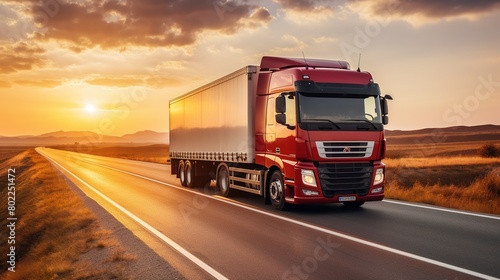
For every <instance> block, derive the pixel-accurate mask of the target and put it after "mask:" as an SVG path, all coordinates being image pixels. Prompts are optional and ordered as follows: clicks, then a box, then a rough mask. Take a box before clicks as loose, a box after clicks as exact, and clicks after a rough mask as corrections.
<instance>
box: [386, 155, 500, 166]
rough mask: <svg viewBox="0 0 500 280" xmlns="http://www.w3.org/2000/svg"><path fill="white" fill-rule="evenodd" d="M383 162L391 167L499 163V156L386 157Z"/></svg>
mask: <svg viewBox="0 0 500 280" xmlns="http://www.w3.org/2000/svg"><path fill="white" fill-rule="evenodd" d="M384 163H385V164H387V165H388V166H391V167H392V168H398V167H413V168H422V167H438V166H454V165H476V164H495V163H499V164H500V158H483V157H479V156H467V157H429V158H411V157H409V158H396V159H394V158H386V159H384Z"/></svg>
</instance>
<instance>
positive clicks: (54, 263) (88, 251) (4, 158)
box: [0, 147, 130, 279]
mask: <svg viewBox="0 0 500 280" xmlns="http://www.w3.org/2000/svg"><path fill="white" fill-rule="evenodd" d="M9 168H15V176H16V177H15V186H16V189H15V201H16V204H15V217H16V218H18V220H17V221H16V225H15V226H16V227H15V244H8V240H7V237H8V236H7V235H5V234H2V236H1V241H0V242H1V244H2V246H1V249H0V250H1V252H2V254H3V256H4V257H3V258H2V262H1V263H0V271H1V274H0V278H1V279H56V278H57V279H95V278H99V279H125V278H126V277H124V274H123V271H122V266H123V264H124V263H126V262H128V261H129V260H130V256H128V255H127V254H126V253H125V252H124V251H123V250H122V247H121V245H120V244H119V243H118V242H117V241H116V240H115V239H114V237H113V235H112V233H111V232H109V231H107V230H104V229H102V228H101V227H100V226H99V224H98V223H97V220H96V217H95V215H94V214H93V213H92V212H91V211H90V210H88V209H87V208H86V207H85V206H84V204H83V202H82V200H81V199H80V198H79V197H78V196H77V195H76V194H75V193H74V192H73V191H72V190H71V189H70V188H69V186H68V185H67V184H66V181H65V179H64V178H63V176H62V175H61V174H60V173H59V172H57V171H56V170H55V169H54V168H53V167H52V166H51V165H50V164H49V162H47V160H45V159H44V158H43V157H42V156H40V155H39V154H38V153H37V152H36V151H35V150H34V149H32V148H31V149H28V150H25V151H20V150H19V149H18V148H13V149H10V150H9V148H7V147H2V153H1V154H0V181H1V182H2V184H4V185H7V182H8V175H7V172H8V170H9ZM7 190H8V189H7V187H5V188H2V190H1V197H0V205H1V206H2V207H5V208H4V209H2V211H0V220H1V222H0V223H1V225H0V226H1V227H2V228H3V229H5V228H6V227H7V217H8V216H7V215H8V212H7V211H6V210H7V205H8V194H7ZM10 196H12V194H10ZM9 217H10V216H9ZM3 232H5V231H3ZM10 246H15V255H16V266H15V273H12V272H10V271H8V270H7V268H8V267H10V265H9V264H8V263H7V262H6V261H5V259H6V257H5V254H7V253H9V251H10ZM95 252H97V253H98V254H99V256H102V258H100V259H102V260H103V261H102V262H99V263H96V261H95V260H93V259H92V258H89V257H87V256H90V255H93V254H94V253H95Z"/></svg>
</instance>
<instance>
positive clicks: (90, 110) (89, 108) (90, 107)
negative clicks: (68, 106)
mask: <svg viewBox="0 0 500 280" xmlns="http://www.w3.org/2000/svg"><path fill="white" fill-rule="evenodd" d="M85 111H87V113H95V111H96V108H95V106H94V105H93V104H87V105H85Z"/></svg>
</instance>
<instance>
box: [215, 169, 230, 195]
mask: <svg viewBox="0 0 500 280" xmlns="http://www.w3.org/2000/svg"><path fill="white" fill-rule="evenodd" d="M229 184H230V182H229V169H228V167H227V165H225V164H223V165H221V167H220V168H219V171H218V172H217V187H218V188H219V194H220V195H222V196H225V197H228V196H229Z"/></svg>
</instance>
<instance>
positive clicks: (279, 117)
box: [276, 103, 286, 125]
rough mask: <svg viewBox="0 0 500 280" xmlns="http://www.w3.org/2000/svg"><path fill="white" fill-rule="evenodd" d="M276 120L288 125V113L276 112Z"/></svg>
mask: <svg viewBox="0 0 500 280" xmlns="http://www.w3.org/2000/svg"><path fill="white" fill-rule="evenodd" d="M276 104H277V103H276ZM276 122H277V123H279V124H282V125H286V115H285V114H283V113H280V114H276Z"/></svg>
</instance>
